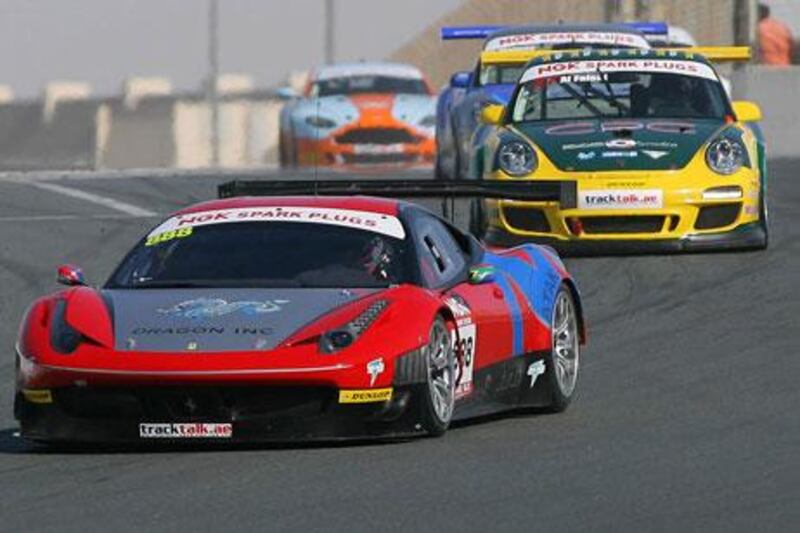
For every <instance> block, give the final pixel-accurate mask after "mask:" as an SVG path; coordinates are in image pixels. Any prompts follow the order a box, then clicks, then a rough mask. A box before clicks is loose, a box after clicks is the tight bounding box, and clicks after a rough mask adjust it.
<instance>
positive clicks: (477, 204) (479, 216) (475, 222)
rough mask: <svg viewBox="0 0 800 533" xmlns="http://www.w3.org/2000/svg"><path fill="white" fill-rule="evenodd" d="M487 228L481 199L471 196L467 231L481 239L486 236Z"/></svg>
mask: <svg viewBox="0 0 800 533" xmlns="http://www.w3.org/2000/svg"><path fill="white" fill-rule="evenodd" d="M487 229H488V225H487V224H486V215H485V213H484V206H483V200H481V199H480V198H473V199H472V201H471V203H470V209H469V231H470V233H472V234H473V235H475V237H477V238H478V239H483V238H484V237H485V236H486V231H487Z"/></svg>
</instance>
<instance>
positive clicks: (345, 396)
mask: <svg viewBox="0 0 800 533" xmlns="http://www.w3.org/2000/svg"><path fill="white" fill-rule="evenodd" d="M391 398H392V389H391V387H390V388H388V389H364V390H340V391H339V403H374V402H385V401H388V400H390V399H391Z"/></svg>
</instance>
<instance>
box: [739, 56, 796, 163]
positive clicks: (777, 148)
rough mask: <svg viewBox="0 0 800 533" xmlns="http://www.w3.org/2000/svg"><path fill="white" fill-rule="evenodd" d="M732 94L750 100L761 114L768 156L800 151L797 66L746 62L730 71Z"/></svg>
mask: <svg viewBox="0 0 800 533" xmlns="http://www.w3.org/2000/svg"><path fill="white" fill-rule="evenodd" d="M731 81H732V82H733V96H734V98H735V99H739V100H753V101H755V102H756V103H758V104H759V105H760V106H761V110H762V111H763V113H764V121H763V123H762V126H763V128H764V135H765V136H766V139H767V155H768V156H770V157H773V158H776V157H796V156H797V155H798V153H800V105H798V104H797V98H798V95H800V67H790V68H776V67H765V66H757V65H749V66H747V67H744V68H742V69H739V70H737V71H735V72H734V73H733V76H732V79H731Z"/></svg>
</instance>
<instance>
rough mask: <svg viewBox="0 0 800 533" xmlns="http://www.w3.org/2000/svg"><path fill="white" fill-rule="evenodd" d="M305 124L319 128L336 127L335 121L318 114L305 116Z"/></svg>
mask: <svg viewBox="0 0 800 533" xmlns="http://www.w3.org/2000/svg"><path fill="white" fill-rule="evenodd" d="M306 124H308V125H309V126H313V127H315V128H320V129H331V128H335V127H336V121H335V120H331V119H329V118H326V117H320V116H318V115H311V116H308V117H306Z"/></svg>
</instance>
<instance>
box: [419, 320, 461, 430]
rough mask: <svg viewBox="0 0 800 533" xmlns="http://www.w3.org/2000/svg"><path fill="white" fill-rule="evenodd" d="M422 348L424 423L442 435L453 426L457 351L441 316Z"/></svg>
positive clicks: (426, 428) (423, 425) (425, 427)
mask: <svg viewBox="0 0 800 533" xmlns="http://www.w3.org/2000/svg"><path fill="white" fill-rule="evenodd" d="M423 351H424V354H423V355H424V357H425V362H426V365H427V378H428V379H427V387H426V388H425V392H426V393H425V398H424V399H423V400H422V427H423V428H424V429H425V430H426V431H427V432H428V434H429V435H431V436H434V437H439V436H441V435H443V434H444V432H445V431H447V428H448V427H449V426H450V421H451V420H452V418H453V406H454V405H455V354H454V351H453V343H452V342H451V339H450V331H449V330H448V328H447V324H446V323H445V321H444V319H443V318H442V317H437V318H436V320H435V321H434V322H433V325H432V326H431V333H430V337H429V340H428V344H427V345H426V346H425V347H424V348H423Z"/></svg>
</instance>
